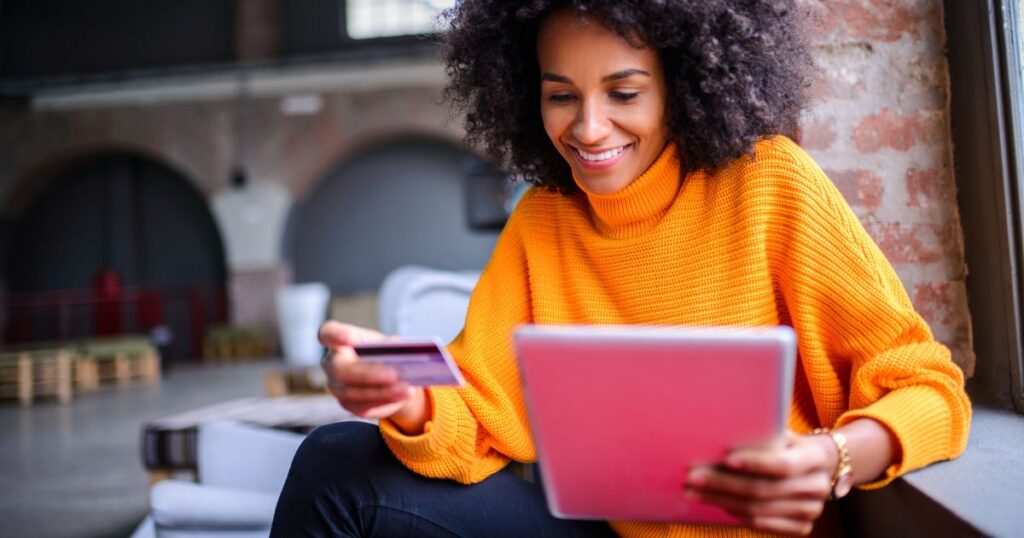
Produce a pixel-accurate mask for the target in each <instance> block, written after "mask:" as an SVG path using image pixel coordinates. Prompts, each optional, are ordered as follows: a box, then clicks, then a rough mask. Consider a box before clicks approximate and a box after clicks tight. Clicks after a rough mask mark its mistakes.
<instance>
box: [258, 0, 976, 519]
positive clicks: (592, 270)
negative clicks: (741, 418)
mask: <svg viewBox="0 0 1024 538" xmlns="http://www.w3.org/2000/svg"><path fill="white" fill-rule="evenodd" d="M799 16H800V14H799V13H798V11H797V8H796V2H795V1H790V0H748V1H744V2H734V1H727V0H692V1H687V0H674V1H671V2H669V1H664V2H651V1H646V0H632V1H627V0H616V1H611V0H607V1H602V0H572V1H569V0H562V1H551V2H545V1H541V0H524V1H522V2H512V1H509V0H463V1H462V2H460V3H458V4H457V5H456V7H455V8H454V10H453V11H452V12H451V13H450V20H451V30H450V31H449V33H448V34H447V37H446V39H447V43H448V49H447V61H448V73H449V75H450V76H451V77H452V84H451V86H450V88H449V96H450V97H452V98H453V99H454V101H455V102H456V103H457V104H460V105H463V106H465V107H466V109H467V115H466V121H467V131H468V133H469V136H470V139H471V140H474V141H476V142H480V143H482V144H483V145H484V146H486V147H487V148H489V149H490V151H492V152H493V153H494V154H495V156H496V157H499V158H501V159H503V160H504V161H505V162H507V163H508V164H509V166H510V167H511V168H512V170H513V171H514V172H517V173H519V174H521V175H523V176H525V177H526V178H528V179H529V180H530V181H532V182H534V183H535V184H537V185H540V186H542V187H547V188H534V189H531V190H530V191H528V192H527V193H526V194H525V195H524V196H523V197H522V199H521V200H520V202H519V204H518V205H517V206H516V208H515V211H514V212H513V214H512V216H511V217H510V219H509V221H508V224H507V225H506V227H505V229H504V230H503V232H502V234H501V237H500V238H499V240H498V243H497V245H496V247H495V249H494V252H493V254H492V257H491V260H490V262H489V263H488V265H487V267H486V269H485V270H484V271H483V273H482V274H481V276H480V280H479V282H478V284H477V286H476V288H475V289H474V291H473V295H472V298H471V300H470V304H469V310H468V313H467V315H466V323H465V328H464V329H463V331H462V333H461V334H460V335H459V336H458V337H456V339H455V340H454V341H453V342H452V343H451V345H450V346H449V351H450V353H451V355H452V357H453V358H454V359H455V360H456V361H457V362H458V365H459V367H460V369H461V370H462V372H463V374H464V376H465V378H466V381H467V383H466V386H464V387H461V388H458V389H454V388H450V387H427V388H423V387H413V386H409V385H408V384H406V383H405V382H403V381H401V380H400V379H399V377H398V374H397V372H396V371H394V370H393V369H391V368H389V367H387V366H383V365H379V364H371V363H365V362H362V361H360V360H358V357H357V356H356V354H355V352H354V349H353V346H355V345H358V344H360V343H363V342H367V341H373V340H379V339H381V338H384V336H383V335H380V334H378V333H376V332H373V331H369V330H366V329H360V328H358V327H353V326H351V325H345V324H342V323H339V322H337V321H329V322H327V323H325V324H324V325H323V326H322V327H321V329H320V339H321V342H322V343H323V344H324V345H325V346H327V347H328V348H329V349H330V350H331V353H330V354H329V355H328V356H327V357H326V360H325V361H324V369H325V372H326V374H327V375H328V376H330V377H331V378H332V379H333V380H334V383H333V385H332V393H333V394H334V395H335V397H336V398H337V399H338V401H339V402H340V403H341V405H342V406H344V407H345V408H347V409H349V410H350V411H352V412H354V413H356V414H358V415H360V416H365V417H369V418H377V419H380V428H379V432H378V431H377V430H374V429H372V428H368V427H367V426H365V425H360V424H356V425H346V424H341V425H337V426H335V427H331V428H326V429H322V430H318V431H317V432H315V433H314V434H312V435H311V436H310V437H309V438H308V439H307V440H306V442H305V443H304V444H303V446H302V448H301V449H300V450H299V452H298V453H297V455H296V459H295V463H294V465H293V467H292V471H291V473H290V475H289V478H288V481H287V483H286V485H285V488H284V490H283V492H282V495H281V499H280V501H279V504H278V508H277V512H276V515H275V522H274V534H278V535H281V536H294V535H296V534H299V533H306V534H311V535H315V534H335V535H338V534H340V535H346V536H350V535H351V536H355V535H384V536H386V535H418V536H435V535H444V536H450V535H452V534H455V535H461V536H495V535H501V536H541V535H543V536H580V535H588V536H603V535H610V534H612V533H615V534H619V535H623V536H635V537H651V536H750V535H757V534H759V533H761V532H774V533H790V534H808V533H810V532H811V531H812V529H813V530H815V531H819V532H821V533H823V534H825V535H835V534H838V533H840V532H841V529H839V528H838V520H837V511H836V510H837V505H836V504H835V503H832V502H828V501H830V500H834V499H838V498H841V497H843V496H844V495H846V494H847V493H848V492H849V491H850V488H851V487H853V486H860V487H863V488H877V487H882V486H884V485H886V484H888V483H889V482H891V481H892V480H893V479H895V478H896V477H897V476H900V475H901V474H903V473H906V472H908V471H911V470H914V469H917V468H920V467H922V466H924V465H927V464H929V463H932V462H934V461H938V460H941V459H948V458H951V457H954V456H956V455H958V454H959V453H960V452H962V451H963V449H964V446H965V444H966V435H967V431H968V427H969V424H970V417H971V409H970V404H969V402H968V400H967V398H966V395H965V394H964V391H963V375H962V373H961V371H960V370H959V369H958V368H957V367H956V366H955V365H954V364H953V362H952V361H951V360H950V353H949V350H948V349H946V348H945V347H944V346H942V345H941V344H939V343H937V342H935V340H934V338H933V337H932V334H931V332H930V331H929V329H928V326H927V325H926V324H925V322H924V320H922V319H921V317H920V316H919V315H918V314H917V312H915V311H914V308H913V306H912V304H911V302H910V300H909V298H908V297H907V294H906V291H905V290H904V289H903V286H902V284H901V282H900V280H899V278H898V277H897V276H896V274H895V272H894V271H893V269H892V267H891V266H890V265H889V263H888V262H887V261H886V259H885V257H884V256H883V255H882V253H881V251H880V250H879V249H878V247H877V246H876V245H875V244H874V243H873V242H872V240H871V238H870V237H869V236H868V234H867V232H865V230H864V229H863V227H861V226H860V224H859V222H858V221H857V218H856V216H855V215H854V214H853V212H852V211H851V210H850V208H849V207H848V206H847V205H846V204H845V202H844V201H843V198H842V195H841V194H840V193H839V191H838V190H837V189H836V188H835V187H834V186H833V185H832V184H831V182H830V181H829V180H828V178H827V177H825V174H824V173H823V172H822V170H821V169H820V168H819V167H818V166H817V164H816V163H815V162H814V161H813V160H812V159H811V158H810V157H809V156H808V155H807V154H806V153H804V152H803V150H802V149H800V148H799V147H798V146H797V145H796V144H795V143H794V142H793V141H792V140H790V139H789V138H788V137H787V136H786V134H787V133H789V132H790V128H791V127H792V126H793V125H794V124H795V120H796V117H797V114H798V112H799V107H800V104H801V103H802V102H803V99H804V97H803V89H804V85H805V81H806V77H805V75H804V70H805V68H806V66H807V65H806V64H807V50H806V46H805V44H804V42H803V38H801V37H800V35H801V34H800V28H799V25H798V24H797V21H798V17H799ZM524 323H532V324H539V325H544V324H587V325H677V326H746V327H749V326H773V325H787V326H790V327H792V328H793V330H795V332H796V334H797V340H798V348H799V352H798V355H799V364H798V366H797V369H796V370H797V373H796V375H795V379H794V380H793V385H792V386H793V391H792V405H791V407H790V408H789V410H788V417H787V418H788V420H787V426H788V431H787V432H786V433H785V435H781V436H780V439H777V440H775V441H776V442H773V443H767V444H763V445H758V446H753V447H750V446H748V447H735V448H734V449H733V450H731V451H729V452H728V453H726V454H724V455H723V457H722V460H721V461H719V462H716V463H717V464H716V465H697V466H694V467H692V468H686V466H687V465H689V464H688V463H687V462H683V461H680V462H679V467H680V468H686V474H687V477H686V483H685V488H680V491H679V502H680V503H689V502H694V501H700V502H704V503H710V504H714V505H717V506H718V507H719V508H720V509H722V510H725V511H727V512H729V513H730V514H732V515H733V516H734V517H735V518H736V519H737V520H738V521H740V522H742V524H743V526H742V527H717V526H714V525H708V524H699V523H693V522H685V523H684V522H679V521H667V522H666V521H612V522H609V523H607V524H606V523H604V522H600V521H596V522H595V521H575V520H568V519H558V518H556V517H554V516H552V514H551V513H549V512H548V511H547V510H546V508H545V506H544V492H543V490H542V489H540V488H539V487H538V486H537V485H535V484H528V483H526V482H524V481H523V480H521V479H519V478H518V477H516V476H514V475H513V474H511V472H510V471H509V469H508V468H507V464H508V463H509V461H510V460H515V461H523V462H531V461H535V460H536V458H537V453H536V449H535V446H534V443H533V434H532V432H531V429H530V418H531V417H528V416H527V414H526V405H525V402H524V396H523V387H522V385H521V383H520V378H519V371H518V367H517V363H516V357H515V350H514V349H513V347H512V338H511V335H512V333H513V331H514V330H515V329H516V328H517V327H519V326H521V325H522V324H524ZM621 360H622V361H629V360H630V357H629V356H628V355H625V354H624V355H623V356H622V357H621ZM735 375H737V376H743V375H747V376H749V375H750V374H749V373H747V374H744V372H736V373H735ZM688 381H690V380H686V379H678V380H676V379H661V380H657V382H658V383H673V384H674V385H673V386H672V387H670V389H669V390H687V385H686V384H687V382H688ZM653 382H655V381H652V383H653ZM608 390H609V392H608V394H609V396H608V397H609V399H610V400H612V403H610V405H615V402H619V405H620V406H621V405H622V402H626V401H628V399H630V398H631V397H633V395H632V394H631V393H628V392H627V391H624V390H621V389H620V390H618V391H617V390H616V388H615V387H611V388H609V389H608ZM720 397H721V398H727V397H728V396H727V395H721V396H720ZM715 403H716V402H714V401H709V402H707V405H715ZM661 407H663V408H657V406H655V408H653V409H650V413H651V414H652V416H653V417H655V418H656V419H658V420H664V421H666V422H670V421H673V420H675V421H678V420H680V418H679V417H680V413H679V410H678V409H673V408H671V406H670V405H668V404H665V405H663V406H661ZM581 412H583V413H586V412H594V411H593V410H587V409H583V410H581ZM607 419H608V420H613V418H612V417H607ZM582 422H585V421H582V420H581V423H582ZM581 423H575V424H574V423H567V424H564V427H565V428H566V429H567V430H569V431H572V429H573V428H582V427H585V426H583V425H582V424H581ZM721 427H725V428H728V427H735V425H730V424H723V425H721ZM703 433H704V432H703V431H702V430H700V429H698V428H694V431H693V432H692V435H693V436H694V437H693V439H698V438H699V437H698V436H701V435H702V434H703ZM648 437H649V439H648V442H650V443H661V445H660V446H659V449H662V450H666V451H671V450H672V446H671V445H668V446H666V445H667V444H668V443H669V442H670V441H668V440H667V439H658V437H657V436H648ZM579 457H580V458H587V457H593V454H592V453H590V451H585V450H581V451H580V454H579ZM678 472H679V471H678V470H676V469H671V470H666V472H665V474H666V476H668V475H671V474H674V473H678ZM325 476H326V477H327V478H326V479H325V478H323V477H325ZM439 479H440V480H439ZM627 501H633V502H637V499H624V500H623V502H627ZM596 515H601V514H596ZM604 515H605V516H608V515H609V514H604Z"/></svg>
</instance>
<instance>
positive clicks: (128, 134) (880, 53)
mask: <svg viewBox="0 0 1024 538" xmlns="http://www.w3.org/2000/svg"><path fill="white" fill-rule="evenodd" d="M801 5H802V6H803V7H804V8H806V9H808V10H809V11H811V12H812V13H813V15H814V17H813V20H814V24H813V31H814V35H813V37H814V43H815V57H816V60H817V64H818V65H819V67H820V75H819V77H818V78H817V80H816V83H815V85H814V88H813V91H814V93H815V96H816V100H815V103H814V104H813V106H812V107H811V108H810V110H809V111H808V112H807V114H806V118H805V120H804V122H803V134H802V137H801V142H802V144H803V145H804V147H806V148H807V149H808V150H809V151H810V153H811V154H812V155H813V156H814V157H815V159H817V160H818V162H819V163H820V164H821V165H822V167H823V168H824V169H825V170H826V172H828V174H829V175H830V177H831V178H832V179H833V181H834V182H835V183H836V184H837V185H838V186H839V188H840V190H841V191H842V192H843V194H844V195H845V196H846V198H847V200H848V201H849V202H850V204H851V205H852V206H853V208H854V211H855V212H856V213H857V215H858V216H859V217H860V218H861V220H862V222H863V223H864V225H865V227H866V228H867V230H868V231H869V232H870V233H871V234H872V236H873V237H874V238H875V239H876V241H878V243H879V244H880V246H881V247H882V250H883V251H884V252H885V253H886V255H887V256H888V257H889V259H890V260H891V261H892V262H893V264H894V265H895V267H896V270H897V272H898V273H899V275H900V277H901V278H902V279H903V282H904V284H905V285H906V287H907V290H908V292H909V293H910V296H911V298H912V299H913V301H914V303H915V305H916V306H917V308H918V309H919V310H920V312H921V313H922V314H923V315H924V317H925V318H926V319H927V320H928V322H929V323H930V325H931V327H932V329H933V330H934V332H935V334H936V336H937V337H938V338H939V340H941V341H942V342H944V343H946V344H947V345H949V346H950V347H951V348H952V349H953V352H954V357H955V359H956V360H957V362H958V363H959V364H960V365H962V366H964V367H965V368H966V369H967V371H971V370H972V369H973V364H974V356H973V351H972V345H971V326H970V318H969V314H968V311H967V303H966V297H965V287H964V278H965V275H966V267H965V265H964V261H963V245H962V237H961V229H960V222H959V215H958V213H957V208H956V185H955V182H954V175H953V165H952V155H951V148H950V133H949V128H950V127H949V125H950V121H949V112H948V91H949V81H948V79H947V77H948V75H947V67H946V60H945V56H944V52H943V47H944V45H945V33H944V29H943V21H942V2H941V0H823V1H820V2H819V1H813V0H803V1H802V3H801ZM428 63H429V62H428ZM429 69H431V70H432V69H434V67H430V68H429ZM436 73H437V74H440V67H437V68H436ZM428 78H429V77H428ZM437 80H438V81H437V82H436V83H435V82H425V83H424V82H422V81H421V82H415V83H411V84H405V85H401V84H399V85H394V84H392V85H390V86H388V87H373V84H372V82H371V83H369V84H363V83H360V84H356V85H354V86H353V87H351V88H346V87H339V88H334V89H330V90H324V91H319V92H316V93H317V94H318V96H319V98H320V99H321V100H322V101H321V104H322V105H321V107H320V109H319V110H318V111H316V112H314V113H312V114H309V115H288V114H285V113H284V112H282V95H263V96H258V97H255V98H253V100H252V103H251V105H252V106H251V112H250V113H249V114H247V115H246V119H245V123H244V130H237V129H236V124H235V123H234V121H235V111H236V103H235V102H234V101H233V100H230V99H219V100H218V99H201V100H200V99H197V100H194V101H173V102H160V103H157V104H151V105H145V106H144V105H140V104H123V105H104V106H98V107H88V108H79V109H75V110H66V111H63V110H54V111H37V112H27V113H26V112H0V208H2V209H3V213H4V216H16V215H17V213H18V211H19V208H20V207H22V206H23V205H24V204H25V203H27V202H28V201H29V200H30V199H31V196H28V195H26V194H25V193H26V192H29V193H30V192H31V191H32V185H33V184H36V183H39V182H43V181H45V179H46V177H47V174H46V173H45V172H46V170H47V169H48V168H49V167H50V166H51V164H52V163H53V162H55V161H56V162H59V161H60V160H61V159H64V158H66V157H67V156H69V155H75V154H81V153H83V152H90V151H96V150H98V149H106V148H111V147H116V148H121V149H131V150H136V151H138V152H140V153H143V154H145V155H149V156H152V157H154V158H156V159H157V160H160V161H162V162H164V163H166V164H168V165H169V166H171V167H173V168H174V169H176V170H178V171H180V172H181V173H183V174H184V175H185V176H187V177H189V178H190V179H191V181H193V182H194V183H195V185H196V186H197V188H198V189H199V190H200V191H201V192H203V193H204V194H205V195H206V196H208V197H210V198H213V197H215V196H217V194H218V193H222V192H228V190H229V189H230V188H231V187H230V185H229V184H228V183H229V178H230V171H231V168H232V166H233V162H234V159H235V154H236V153H235V152H236V142H237V140H236V138H237V137H236V134H237V133H239V132H244V133H245V136H246V138H247V139H248V140H249V141H250V142H251V144H250V146H251V148H250V151H249V152H248V153H249V154H250V155H251V159H250V166H249V169H250V172H251V173H250V177H251V180H252V181H253V182H254V183H261V182H266V183H273V184H275V185H279V186H280V187H281V188H282V189H283V191H284V192H286V193H287V195H288V196H289V197H290V199H291V200H296V199H301V198H303V197H304V196H306V195H307V193H308V192H310V189H311V188H312V186H313V185H314V184H315V183H316V182H317V181H318V180H320V179H321V178H323V177H325V176H326V175H328V174H329V173H330V171H331V170H332V169H334V167H335V166H337V165H339V164H340V163H344V162H345V161H346V160H347V159H349V158H350V157H352V156H353V155H356V154H358V152H359V151H360V149H362V148H368V147H372V146H374V145H375V144H377V143H379V142H380V141H383V140H387V139H389V138H393V137H399V136H408V135H415V134H426V135H428V136H429V137H432V138H438V139H443V140H450V141H452V142H454V143H457V141H458V140H459V139H460V128H459V126H458V122H457V121H453V122H450V123H449V122H446V119H447V109H446V107H444V106H442V105H438V101H439V98H440V89H441V82H440V77H438V78H437ZM26 185H28V187H26ZM283 225H284V224H283V223H281V224H280V226H283ZM238 247H239V245H238V244H237V243H236V241H235V239H233V238H232V237H231V236H230V234H228V237H226V249H227V250H228V252H229V253H230V252H233V251H237V248H238ZM277 253H278V256H277V259H276V260H274V261H273V263H271V262H269V261H268V263H266V264H265V265H260V264H255V265H253V264H248V265H245V264H237V263H231V261H230V260H229V264H228V265H229V271H230V276H229V280H230V286H231V288H232V290H233V291H232V295H231V296H232V306H233V309H234V313H235V319H236V320H239V321H258V320H259V319H260V316H261V315H262V316H266V315H267V314H266V313H267V312H268V310H267V308H266V305H267V304H268V303H267V301H269V300H272V296H271V295H269V293H270V292H269V291H268V290H272V289H274V287H275V286H277V285H278V284H279V283H280V282H282V281H286V280H288V278H289V276H288V271H287V268H286V267H285V266H284V264H282V263H281V259H282V258H281V254H280V250H278V251H277ZM264 258H265V257H264ZM247 312H248V314H246V313H247Z"/></svg>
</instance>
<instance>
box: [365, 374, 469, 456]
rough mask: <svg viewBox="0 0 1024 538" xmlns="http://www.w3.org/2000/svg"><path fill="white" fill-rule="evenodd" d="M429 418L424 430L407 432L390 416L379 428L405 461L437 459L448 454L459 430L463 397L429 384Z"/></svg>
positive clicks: (395, 452)
mask: <svg viewBox="0 0 1024 538" xmlns="http://www.w3.org/2000/svg"><path fill="white" fill-rule="evenodd" d="M425 392H426V394H427V397H428V398H430V409H431V416H430V419H429V420H428V421H427V422H426V424H424V425H423V433H421V434H419V435H406V434H404V433H402V430H400V429H398V426H396V425H395V423H394V422H392V421H391V420H390V419H383V420H381V421H380V431H381V433H382V434H383V437H384V442H385V443H387V445H388V447H389V448H390V449H391V452H392V453H394V454H395V457H397V458H398V459H399V460H401V461H402V462H404V463H412V462H422V461H428V460H431V459H437V458H438V457H439V456H441V455H444V454H446V452H447V450H448V448H449V447H451V446H452V445H453V444H454V443H455V440H456V438H457V436H458V433H459V419H460V417H459V407H460V406H465V403H464V402H463V401H462V398H460V397H459V395H458V394H456V393H455V391H454V390H452V389H446V388H430V389H427V390H426V391H425Z"/></svg>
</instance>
